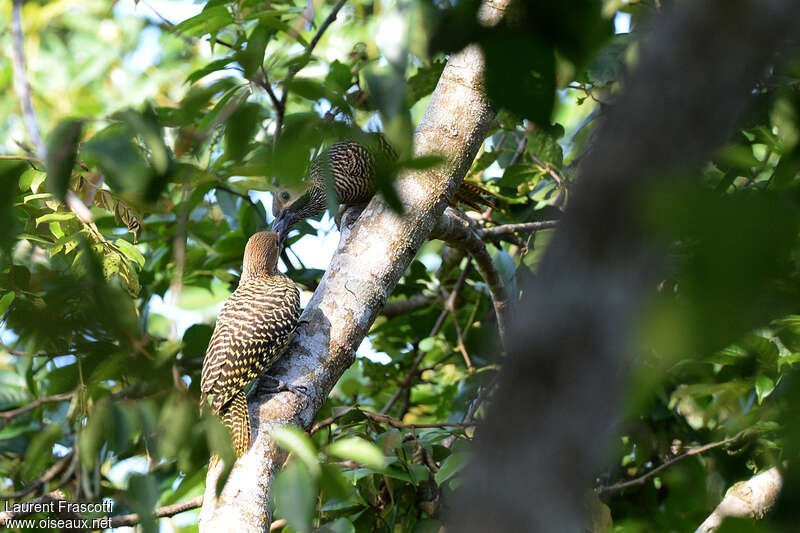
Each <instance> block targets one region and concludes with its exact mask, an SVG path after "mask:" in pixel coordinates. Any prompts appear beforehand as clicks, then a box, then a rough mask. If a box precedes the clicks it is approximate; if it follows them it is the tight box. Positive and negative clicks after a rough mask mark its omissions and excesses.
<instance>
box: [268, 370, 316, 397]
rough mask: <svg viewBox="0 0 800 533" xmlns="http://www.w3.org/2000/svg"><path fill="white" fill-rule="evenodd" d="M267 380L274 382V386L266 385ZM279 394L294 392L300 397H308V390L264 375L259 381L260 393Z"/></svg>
mask: <svg viewBox="0 0 800 533" xmlns="http://www.w3.org/2000/svg"><path fill="white" fill-rule="evenodd" d="M265 378H266V379H269V380H272V384H267V383H265ZM279 392H293V393H294V394H296V395H298V396H301V397H303V396H305V397H308V388H307V387H306V386H305V385H291V384H289V383H286V382H285V381H283V380H282V379H278V378H276V377H273V376H270V375H269V374H262V376H261V379H260V380H258V393H259V394H277V393H279Z"/></svg>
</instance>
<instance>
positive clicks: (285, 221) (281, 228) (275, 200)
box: [272, 186, 325, 243]
mask: <svg viewBox="0 0 800 533" xmlns="http://www.w3.org/2000/svg"><path fill="white" fill-rule="evenodd" d="M324 210H325V192H324V191H323V190H322V189H319V188H318V187H314V186H311V187H309V188H307V189H306V190H305V191H295V190H292V189H278V190H277V191H275V193H274V194H273V196H272V214H273V215H274V216H275V220H273V221H272V231H274V232H276V233H277V234H278V237H279V241H280V242H281V243H283V241H284V239H286V236H287V235H288V234H289V231H290V230H291V229H292V226H294V224H295V223H296V222H298V221H300V220H304V219H306V218H309V217H313V216H317V215H318V214H320V213H321V212H322V211H324Z"/></svg>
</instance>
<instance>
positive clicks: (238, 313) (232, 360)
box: [200, 231, 300, 457]
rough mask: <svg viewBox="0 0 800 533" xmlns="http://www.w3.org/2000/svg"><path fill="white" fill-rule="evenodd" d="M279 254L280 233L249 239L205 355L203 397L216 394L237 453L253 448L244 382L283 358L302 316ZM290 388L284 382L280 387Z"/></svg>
mask: <svg viewBox="0 0 800 533" xmlns="http://www.w3.org/2000/svg"><path fill="white" fill-rule="evenodd" d="M279 254H280V245H279V242H278V234H277V233H272V232H267V231H263V232H260V233H256V234H255V235H253V236H252V237H250V240H248V241H247V246H246V247H245V250H244V259H243V261H242V277H241V279H240V281H239V287H238V288H237V289H236V290H235V291H233V294H231V295H230V297H229V298H228V299H227V300H226V301H225V303H224V304H223V306H222V310H221V311H220V313H219V316H218V317H217V324H216V326H215V327H214V334H213V335H212V336H211V341H210V342H209V344H208V350H207V351H206V356H205V359H203V372H202V377H201V380H200V390H201V394H202V399H203V401H204V400H205V398H206V397H207V396H210V397H212V398H211V410H212V411H213V412H214V413H216V414H218V415H219V416H220V418H221V419H222V422H223V423H224V424H225V426H226V427H227V428H228V430H229V431H230V432H231V437H232V439H233V444H234V449H235V450H236V456H237V457H239V456H241V455H242V454H244V453H245V452H246V451H247V450H248V448H249V447H250V417H249V416H248V413H247V398H246V394H245V387H246V386H247V385H248V384H249V383H250V382H251V381H252V380H253V379H254V378H256V377H258V376H259V375H260V374H261V373H262V372H264V371H265V370H267V369H268V368H269V367H270V366H272V365H273V364H274V363H275V361H277V360H278V358H279V357H280V356H281V354H282V353H283V351H284V349H285V348H286V345H287V344H288V342H289V339H290V337H291V334H292V332H293V331H294V329H295V327H296V326H297V320H298V318H299V316H300V294H299V292H298V291H297V287H296V286H295V284H294V282H293V281H292V280H291V279H289V278H288V277H286V276H284V275H283V274H281V273H280V272H278V271H277V270H276V269H275V267H276V265H277V262H278V255H279ZM287 388H288V389H291V387H286V385H285V384H283V383H282V382H279V386H278V389H280V390H285V389H287ZM278 389H276V390H278Z"/></svg>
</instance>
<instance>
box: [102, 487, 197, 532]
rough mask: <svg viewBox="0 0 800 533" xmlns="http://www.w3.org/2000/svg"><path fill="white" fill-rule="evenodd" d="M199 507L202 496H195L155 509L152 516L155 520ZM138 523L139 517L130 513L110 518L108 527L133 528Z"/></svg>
mask: <svg viewBox="0 0 800 533" xmlns="http://www.w3.org/2000/svg"><path fill="white" fill-rule="evenodd" d="M201 505H203V496H202V495H201V496H195V497H194V498H192V499H190V500H185V501H182V502H178V503H173V504H172V505H167V506H165V507H159V508H158V509H155V510H154V511H153V516H155V517H156V518H164V517H167V516H174V515H176V514H179V513H183V512H186V511H191V510H192V509H197V508H198V507H200V506H201ZM138 523H139V515H138V514H136V513H131V514H124V515H119V516H114V517H112V518H111V526H110V527H112V528H115V527H123V526H134V525H136V524H138Z"/></svg>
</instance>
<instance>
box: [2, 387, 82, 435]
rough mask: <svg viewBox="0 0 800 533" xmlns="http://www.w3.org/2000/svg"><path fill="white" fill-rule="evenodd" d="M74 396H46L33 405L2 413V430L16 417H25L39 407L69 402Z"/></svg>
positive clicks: (62, 394)
mask: <svg viewBox="0 0 800 533" xmlns="http://www.w3.org/2000/svg"><path fill="white" fill-rule="evenodd" d="M72 394H73V393H72V392H62V393H61V394H54V395H53V396H44V397H42V398H37V399H35V400H34V401H32V402H31V403H29V404H27V405H23V406H22V407H18V408H16V409H11V410H10V411H2V412H0V418H2V419H3V422H2V423H1V424H0V429H3V428H4V427H6V426H7V425H8V423H9V422H10V421H11V420H12V419H13V418H14V417H17V416H20V415H24V414H25V413H27V412H29V411H33V410H34V409H36V408H37V407H39V406H41V405H44V404H46V403H55V402H63V401H64V400H69V399H70V398H72Z"/></svg>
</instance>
